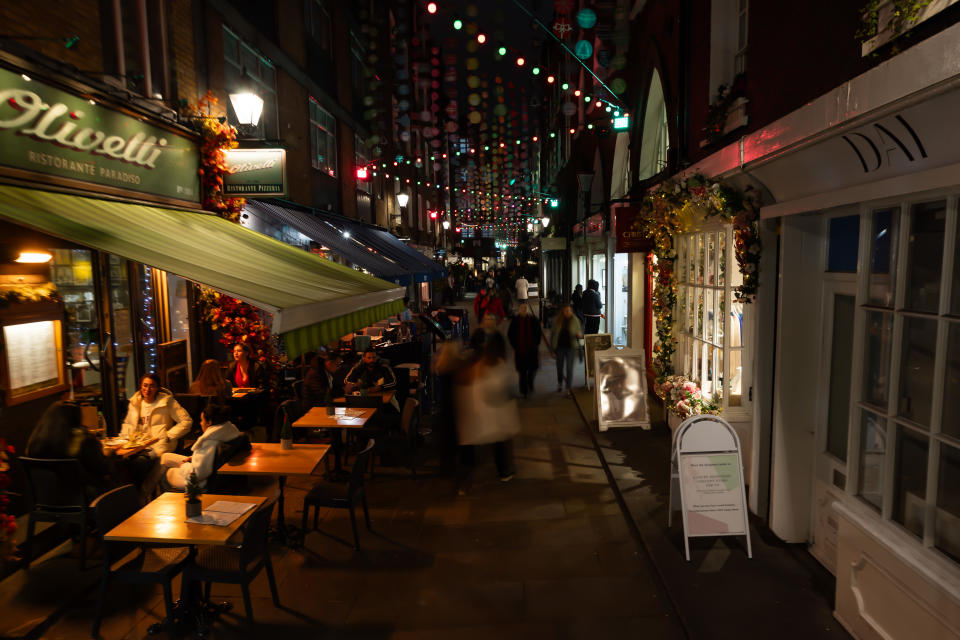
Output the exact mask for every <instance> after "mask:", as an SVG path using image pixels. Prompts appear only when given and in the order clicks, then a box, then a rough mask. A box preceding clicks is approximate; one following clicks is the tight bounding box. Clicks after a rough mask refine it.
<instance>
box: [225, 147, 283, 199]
mask: <svg viewBox="0 0 960 640" xmlns="http://www.w3.org/2000/svg"><path fill="white" fill-rule="evenodd" d="M224 161H225V164H226V165H227V169H228V170H229V171H230V173H229V175H226V176H224V178H223V192H224V193H225V194H226V195H228V196H234V197H236V196H252V197H258V196H259V197H264V196H285V195H287V150H286V149H230V150H228V151H225V152H224Z"/></svg>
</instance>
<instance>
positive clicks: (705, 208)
mask: <svg viewBox="0 0 960 640" xmlns="http://www.w3.org/2000/svg"><path fill="white" fill-rule="evenodd" d="M711 217H719V218H721V219H722V220H724V221H725V222H732V223H733V230H734V253H735V255H736V258H737V264H738V266H739V269H740V273H741V274H742V275H743V284H741V285H740V286H739V287H737V288H736V289H735V290H734V295H735V297H736V299H737V301H738V302H743V303H749V302H751V300H752V299H753V298H755V297H756V295H757V288H758V286H759V284H760V249H761V244H760V226H759V207H758V202H757V197H756V194H755V193H754V192H753V190H752V189H749V188H748V189H746V190H744V191H742V192H741V191H738V190H736V189H734V188H732V187H730V186H728V185H725V184H723V183H722V182H718V181H710V180H708V179H707V178H705V177H704V176H702V175H700V174H695V175H692V176H689V177H687V178H672V179H669V180H665V181H664V182H662V183H660V184H659V185H658V186H657V187H656V188H655V189H654V190H653V191H651V192H650V193H649V194H647V196H646V198H644V200H643V203H642V204H641V213H640V216H639V225H640V227H641V229H642V231H643V232H644V234H645V235H646V237H648V238H650V239H652V240H653V254H654V256H656V264H655V265H654V267H653V272H654V278H655V285H654V293H653V312H654V321H655V322H656V328H657V339H658V342H659V344H657V345H656V346H655V347H654V348H653V368H654V371H655V372H656V374H657V380H660V381H662V380H664V379H666V378H667V376H670V375H671V374H672V373H673V354H674V352H675V351H676V340H675V339H674V337H673V328H674V322H673V310H674V307H675V306H676V303H677V277H676V272H675V264H674V263H675V262H676V259H677V251H676V248H675V247H674V238H675V237H676V236H677V235H678V234H680V233H684V232H686V231H689V230H691V229H692V228H694V226H695V225H696V224H697V223H698V222H699V221H702V220H706V219H709V218H711Z"/></svg>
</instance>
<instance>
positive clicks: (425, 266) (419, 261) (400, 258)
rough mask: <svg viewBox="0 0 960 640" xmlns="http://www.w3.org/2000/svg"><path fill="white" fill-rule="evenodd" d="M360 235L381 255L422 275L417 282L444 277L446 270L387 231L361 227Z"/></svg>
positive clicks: (366, 226)
mask: <svg viewBox="0 0 960 640" xmlns="http://www.w3.org/2000/svg"><path fill="white" fill-rule="evenodd" d="M361 233H362V235H363V238H364V242H367V243H369V244H370V245H372V246H374V247H376V248H377V249H378V250H379V251H380V252H381V253H382V254H383V255H385V256H390V257H391V258H392V259H394V260H396V261H397V262H400V263H402V264H406V265H407V268H408V269H410V270H411V271H414V270H416V271H419V272H420V273H424V274H425V276H426V277H424V278H422V279H420V280H418V281H419V282H429V281H431V280H436V279H437V278H443V277H446V275H447V270H446V269H444V268H443V266H442V265H440V264H437V263H436V262H434V261H433V260H431V259H430V258H428V257H427V256H425V255H423V254H422V253H420V252H419V251H417V250H416V249H412V248H410V247H409V246H407V245H406V244H404V243H403V242H402V241H401V240H400V239H399V238H397V237H396V236H395V235H393V234H392V233H390V232H389V231H386V230H385V229H381V228H380V227H374V226H371V225H362V229H361Z"/></svg>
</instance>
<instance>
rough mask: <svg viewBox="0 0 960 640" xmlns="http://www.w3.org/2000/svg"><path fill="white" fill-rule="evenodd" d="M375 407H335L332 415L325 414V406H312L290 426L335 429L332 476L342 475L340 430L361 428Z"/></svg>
mask: <svg viewBox="0 0 960 640" xmlns="http://www.w3.org/2000/svg"><path fill="white" fill-rule="evenodd" d="M377 411H378V410H377V409H361V408H347V409H344V408H337V409H335V413H334V415H332V416H331V415H327V408H326V407H313V408H312V409H310V410H309V411H307V412H306V413H305V414H304V415H303V417H302V418H300V419H299V420H296V421H294V422H293V424H292V425H291V426H293V427H294V428H297V429H336V430H337V436H336V437H337V446H336V448H335V455H334V458H333V476H332V477H338V476H340V475H342V472H343V467H342V466H341V464H340V450H341V449H342V447H341V446H340V435H341V434H340V432H341V430H343V429H362V428H363V427H364V426H366V424H367V420H369V419H370V418H371V417H373V414H374V413H376V412H377Z"/></svg>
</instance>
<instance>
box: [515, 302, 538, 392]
mask: <svg viewBox="0 0 960 640" xmlns="http://www.w3.org/2000/svg"><path fill="white" fill-rule="evenodd" d="M541 335H542V332H541V329H540V323H539V322H538V321H537V319H536V318H535V317H534V315H533V314H532V313H530V307H529V305H528V304H527V303H526V302H521V303H520V305H519V306H518V307H517V315H516V317H514V319H513V320H512V321H511V322H510V328H509V329H508V330H507V337H508V338H509V340H510V346H512V347H513V352H514V364H515V365H516V368H517V373H518V374H519V375H520V393H521V394H522V395H523V397H524V398H526V397H527V396H528V395H529V394H530V393H531V392H532V391H533V380H534V378H536V376H537V369H539V368H540V337H541Z"/></svg>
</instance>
